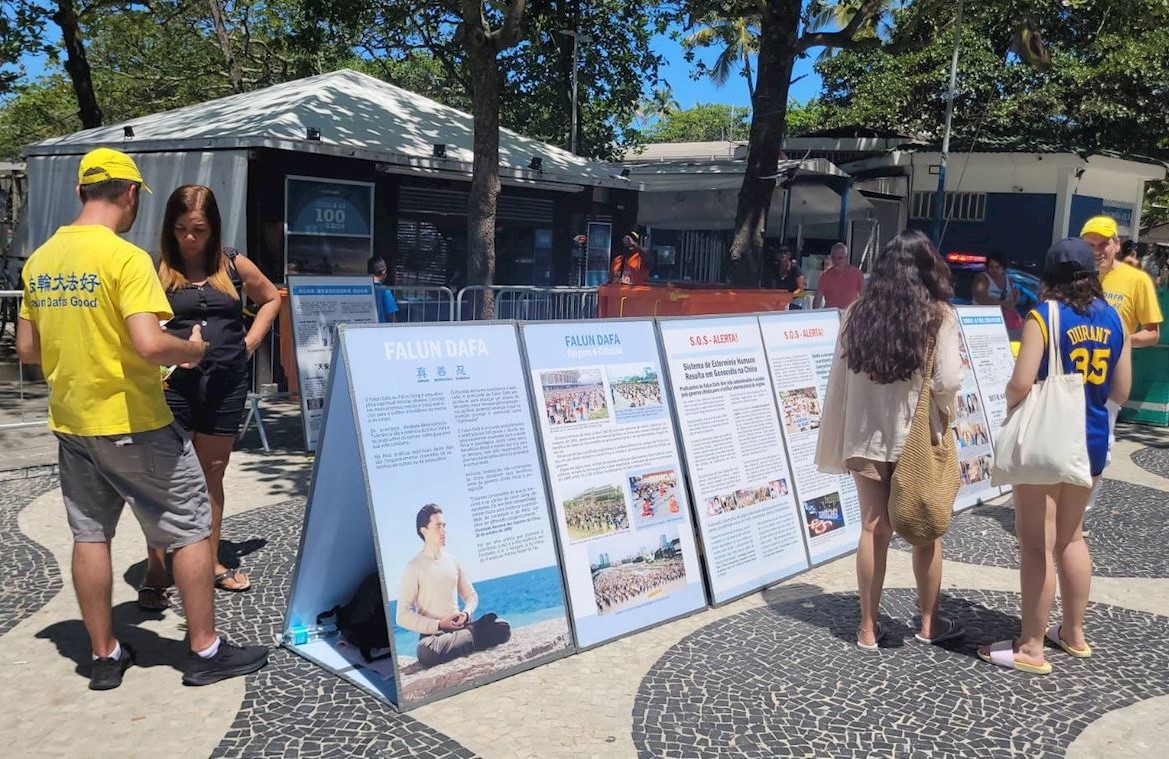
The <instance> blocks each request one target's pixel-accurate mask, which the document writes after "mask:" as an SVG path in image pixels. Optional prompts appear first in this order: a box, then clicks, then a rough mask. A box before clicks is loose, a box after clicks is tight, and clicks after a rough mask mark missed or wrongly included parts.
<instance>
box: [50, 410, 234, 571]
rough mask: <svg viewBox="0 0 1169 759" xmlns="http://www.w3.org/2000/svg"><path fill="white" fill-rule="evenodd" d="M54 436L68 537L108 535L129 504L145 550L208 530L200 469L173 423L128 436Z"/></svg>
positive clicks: (187, 540)
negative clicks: (69, 530)
mask: <svg viewBox="0 0 1169 759" xmlns="http://www.w3.org/2000/svg"><path fill="white" fill-rule="evenodd" d="M56 435H57V441H58V445H57V456H58V461H59V463H60V468H61V494H62V495H63V496H64V497H65V512H66V514H67V515H68V517H69V527H70V529H72V530H73V540H74V542H77V543H107V542H109V541H110V540H112V539H113V537H114V530H115V529H116V527H117V525H118V518H119V517H121V515H122V507H123V506H124V505H125V504H127V503H128V504H130V508H131V509H132V510H133V511H134V516H135V517H136V518H137V519H138V523H139V524H141V525H142V532H143V533H144V534H145V535H146V543H147V545H149V546H150V547H151V548H163V549H173V548H182V547H183V546H185V545H190V544H191V543H197V542H199V541H200V540H202V539H203V538H206V537H207V536H208V535H210V533H211V501H210V500H209V499H208V497H207V482H206V480H204V478H203V468H202V467H201V466H200V465H199V459H198V458H197V457H196V456H195V449H194V447H193V446H192V445H191V441H190V439H188V438H187V436H186V434H185V433H184V432H183V431H182V429H181V428H180V427H178V426H177V425H176V424H169V425H167V426H166V427H162V428H160V429H157V430H151V431H149V432H135V433H133V434H130V435H107V436H102V437H90V436H81V435H66V434H63V433H60V432H58V433H56Z"/></svg>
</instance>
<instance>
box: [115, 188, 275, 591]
mask: <svg viewBox="0 0 1169 759" xmlns="http://www.w3.org/2000/svg"><path fill="white" fill-rule="evenodd" d="M160 249H161V253H162V255H161V260H160V261H159V264H158V276H159V279H160V280H161V281H162V286H163V289H164V290H165V291H166V297H167V300H168V301H169V302H170V307H171V310H172V311H174V318H173V319H171V320H170V321H169V322H167V324H166V331H167V332H169V333H170V334H172V335H175V336H177V337H186V336H187V335H189V334H190V333H191V331H192V330H193V329H194V328H195V327H201V328H202V330H203V335H204V336H205V337H206V339H207V342H208V344H209V347H208V349H207V354H206V355H205V356H204V357H203V360H202V361H200V362H199V363H198V365H197V366H192V367H189V368H183V367H179V368H177V369H175V370H174V372H172V373H171V375H170V376H169V377H168V378H167V380H166V402H167V405H168V406H170V409H171V411H172V412H173V413H174V415H175V419H176V420H177V421H178V423H179V424H180V425H181V426H182V428H183V429H184V430H185V431H186V432H187V433H188V434H189V435H191V436H192V440H193V442H194V445H195V453H196V455H197V456H198V458H199V465H200V466H201V467H202V469H203V474H204V476H205V477H206V478H207V490H208V491H209V492H210V494H211V546H212V549H213V550H214V551H215V587H217V588H219V589H220V590H226V591H231V592H236V593H238V592H242V591H245V590H247V589H248V588H250V587H251V581H250V580H249V579H248V576H247V575H245V574H243V573H242V572H240V571H239V570H238V569H235V568H230V569H229V568H228V567H226V566H224V564H223V562H222V560H221V558H220V556H219V552H220V543H219V534H220V530H221V529H222V527H223V500H224V490H223V475H224V473H225V472H226V471H227V464H228V461H229V460H230V458H231V449H232V446H233V445H234V444H235V438H236V436H237V435H238V434H239V427H240V423H241V422H242V421H243V417H244V407H245V405H246V403H247V397H248V388H249V387H250V386H251V380H250V377H249V372H248V361H249V359H250V358H251V356H252V354H253V353H255V351H256V348H258V347H259V346H260V343H261V342H263V340H264V337H265V336H266V335H267V334H268V330H269V329H271V327H272V322H274V321H275V320H276V317H277V316H278V315H279V314H280V295H279V293H278V292H277V291H276V286H275V285H273V284H272V282H271V281H270V280H269V279H268V278H267V277H265V276H264V274H263V273H262V272H261V271H260V269H259V268H258V267H257V266H256V265H255V264H254V263H252V262H251V261H250V260H248V258H247V257H246V256H245V255H243V253H241V252H240V251H238V250H236V249H234V248H229V247H225V246H224V245H223V221H222V219H221V217H220V214H219V205H218V204H217V203H216V202H215V194H214V193H213V192H211V188H209V187H204V186H203V185H183V186H182V187H179V188H178V189H176V190H175V191H174V192H172V193H171V195H170V198H168V199H167V201H166V210H165V211H164V213H163V217H162V234H161V240H160ZM241 290H242V291H243V292H244V293H246V294H247V297H248V300H250V301H252V302H253V303H255V304H256V306H257V307H258V311H257V312H256V318H255V319H254V320H253V321H252V325H251V327H250V328H248V327H247V326H246V325H245V324H244V311H243V299H242V298H241V296H240V291H241ZM164 559H165V556H164V552H163V551H161V550H158V549H155V548H152V549H150V550H149V551H148V552H147V564H146V577H145V579H144V580H143V582H142V587H141V588H140V589H139V591H138V605H139V606H141V607H142V608H143V609H147V610H151V611H161V610H163V609H165V608H167V606H168V605H169V597H168V590H167V589H168V586H169V584H168V583H167V579H166V565H165V563H164Z"/></svg>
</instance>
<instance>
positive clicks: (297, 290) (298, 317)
mask: <svg viewBox="0 0 1169 759" xmlns="http://www.w3.org/2000/svg"><path fill="white" fill-rule="evenodd" d="M288 299H289V309H290V310H291V312H292V337H293V340H294V341H295V350H296V371H297V379H298V381H299V383H300V384H299V388H300V408H301V419H302V422H303V424H304V440H305V448H307V449H308V450H310V451H315V450H316V449H317V439H318V438H319V437H320V434H321V421H322V419H323V418H324V413H325V391H326V390H327V385H328V382H329V363H330V361H332V358H333V340H334V339H335V338H336V329H337V325H339V324H377V301H376V300H374V292H373V283H372V282H371V281H370V279H369V277H289V278H288Z"/></svg>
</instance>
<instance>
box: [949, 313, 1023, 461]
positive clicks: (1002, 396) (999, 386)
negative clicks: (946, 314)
mask: <svg viewBox="0 0 1169 759" xmlns="http://www.w3.org/2000/svg"><path fill="white" fill-rule="evenodd" d="M958 320H959V322H960V323H961V325H962V336H963V338H964V339H965V342H966V350H967V356H968V360H969V364H970V367H971V369H972V370H973V371H974V377H975V379H976V380H977V381H978V389H979V392H981V393H982V397H983V400H984V401H985V402H986V420H987V423H989V424H990V438H991V440H992V441H993V440H994V439H995V437H996V436H997V435H998V432H999V430H1000V429H1002V426H1003V420H1004V419H1006V417H1007V383H1009V382H1010V381H1011V374H1012V373H1013V372H1014V371H1015V357H1014V354H1012V353H1011V338H1010V336H1009V335H1008V334H1007V325H1006V321H1005V320H1004V319H1003V312H1002V310H1001V309H1000V308H999V307H998V306H959V307H958Z"/></svg>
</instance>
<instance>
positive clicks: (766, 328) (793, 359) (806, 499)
mask: <svg viewBox="0 0 1169 759" xmlns="http://www.w3.org/2000/svg"><path fill="white" fill-rule="evenodd" d="M759 324H760V326H761V327H762V328H763V345H764V347H765V348H766V350H767V360H768V362H769V364H770V366H771V378H772V382H773V384H774V386H775V397H776V402H777V405H778V407H779V416H780V422H781V427H782V430H783V439H784V442H785V444H786V446H787V450H788V454H789V455H790V456H791V469H792V476H793V479H794V480H795V491H796V498H797V499H798V500H799V504H800V515H801V517H802V520H801V521H802V523H803V527H804V537H805V539H806V540H807V542H808V553H809V557H810V559H811V562H812V563H813V564H820V563H823V562H825V561H828V560H829V559H834V558H836V557H837V556H841V555H844V554H846V553H850V552H851V551H854V550H855V549H856V546H857V542H858V541H859V539H860V528H861V511H860V500H859V499H858V497H857V492H856V484H855V483H854V482H853V481H852V477H851V476H849V475H832V474H823V473H822V472H820V470H818V469H817V468H816V464H815V460H814V459H815V456H816V440H817V438H818V437H819V429H820V414H821V412H822V411H823V408H824V406H823V404H824V396H825V393H826V391H827V388H828V375H829V373H830V372H831V370H832V357H833V355H834V353H835V351H836V334H837V332H839V331H840V316H839V313H838V312H837V311H807V312H799V311H787V312H784V313H782V314H768V315H765V316H761V317H759Z"/></svg>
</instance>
